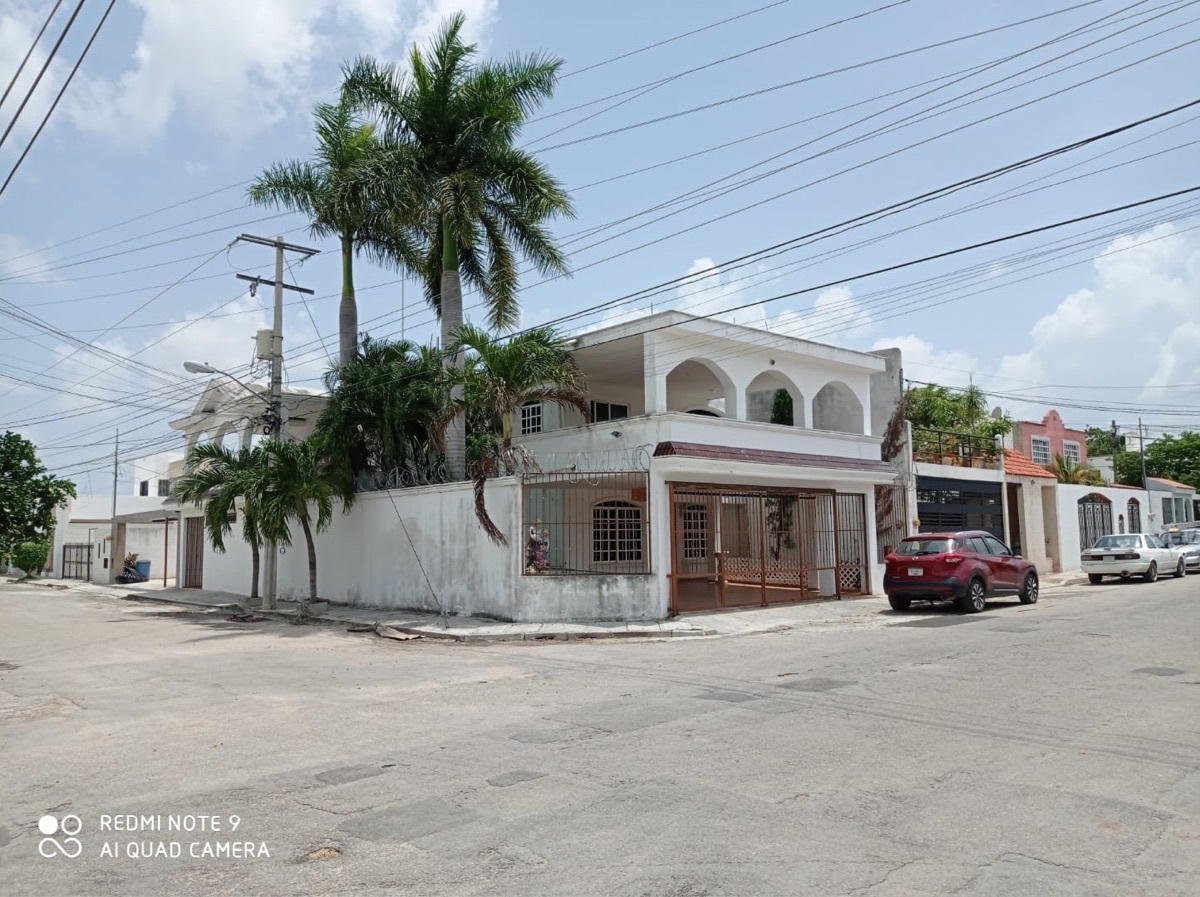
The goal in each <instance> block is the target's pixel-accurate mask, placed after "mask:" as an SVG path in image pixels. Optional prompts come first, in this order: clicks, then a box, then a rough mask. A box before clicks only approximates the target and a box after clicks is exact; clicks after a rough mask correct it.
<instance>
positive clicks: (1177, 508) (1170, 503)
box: [1146, 477, 1196, 533]
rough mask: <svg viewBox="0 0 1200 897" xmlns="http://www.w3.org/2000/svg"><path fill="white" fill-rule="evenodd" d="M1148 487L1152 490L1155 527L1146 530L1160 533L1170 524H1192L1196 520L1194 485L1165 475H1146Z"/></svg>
mask: <svg viewBox="0 0 1200 897" xmlns="http://www.w3.org/2000/svg"><path fill="white" fill-rule="evenodd" d="M1146 488H1147V489H1149V490H1150V502H1151V504H1152V505H1153V511H1152V514H1153V518H1154V529H1153V530H1146V532H1155V533H1158V532H1162V531H1163V530H1164V529H1166V528H1167V527H1169V526H1181V525H1191V524H1194V523H1195V522H1196V508H1195V505H1196V490H1195V488H1194V487H1192V486H1189V485H1188V484H1187V483H1179V482H1176V481H1175V480H1167V479H1164V478H1163V477H1146Z"/></svg>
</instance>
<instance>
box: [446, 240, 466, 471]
mask: <svg viewBox="0 0 1200 897" xmlns="http://www.w3.org/2000/svg"><path fill="white" fill-rule="evenodd" d="M442 234H443V237H442V284H441V288H442V351H443V352H445V350H446V349H447V348H449V347H450V345H451V344H452V343H453V342H454V340H455V338H456V333H455V331H456V330H457V329H458V328H459V327H461V326H462V322H463V305H462V281H461V280H460V278H459V275H458V246H457V244H456V243H455V242H454V235H453V234H452V233H451V229H450V228H449V227H445V226H443V227H442ZM460 361H461V357H460V353H457V352H456V353H454V355H453V356H451V355H450V354H449V353H445V354H443V356H442V368H443V369H445V370H449V369H451V368H455V367H458V365H459V362H460ZM461 397H462V387H460V386H456V387H454V389H453V390H451V392H450V400H451V401H452V402H455V403H457V401H458V400H459V399H460V398H461ZM446 472H447V473H448V474H449V476H450V479H451V480H454V481H458V480H465V479H466V478H467V421H466V417H465V416H464V415H461V414H460V415H459V416H457V417H455V418H454V420H452V421H451V422H450V426H449V427H447V428H446Z"/></svg>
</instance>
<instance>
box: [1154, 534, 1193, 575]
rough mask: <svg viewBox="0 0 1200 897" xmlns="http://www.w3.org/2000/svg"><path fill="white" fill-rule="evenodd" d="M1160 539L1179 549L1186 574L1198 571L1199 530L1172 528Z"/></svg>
mask: <svg viewBox="0 0 1200 897" xmlns="http://www.w3.org/2000/svg"><path fill="white" fill-rule="evenodd" d="M1162 539H1163V541H1164V542H1166V543H1167V544H1168V545H1173V546H1174V547H1176V548H1178V549H1179V551H1180V553H1181V554H1182V555H1183V565H1184V567H1186V568H1187V571H1188V573H1191V572H1193V571H1200V529H1176V528H1172V529H1169V530H1167V531H1166V532H1165V533H1163V534H1162Z"/></svg>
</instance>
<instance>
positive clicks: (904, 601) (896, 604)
mask: <svg viewBox="0 0 1200 897" xmlns="http://www.w3.org/2000/svg"><path fill="white" fill-rule="evenodd" d="M888 604H890V605H891V606H892V610H908V609H909V608H910V607H911V606H912V599H911V598H905V597H904V596H903V595H888Z"/></svg>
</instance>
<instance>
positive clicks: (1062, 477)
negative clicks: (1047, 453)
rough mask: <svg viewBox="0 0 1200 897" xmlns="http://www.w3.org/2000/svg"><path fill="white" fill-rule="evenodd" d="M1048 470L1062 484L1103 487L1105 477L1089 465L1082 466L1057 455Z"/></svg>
mask: <svg viewBox="0 0 1200 897" xmlns="http://www.w3.org/2000/svg"><path fill="white" fill-rule="evenodd" d="M1047 469H1048V470H1049V471H1050V472H1051V473H1052V474H1054V476H1055V477H1056V478H1057V479H1058V481H1059V482H1060V483H1075V484H1081V485H1085V486H1103V485H1104V476H1103V475H1102V474H1101V473H1100V471H1098V470H1096V468H1094V467H1092V466H1090V465H1088V464H1080V463H1079V462H1078V461H1073V460H1071V459H1070V458H1064V457H1063V456H1062V455H1055V456H1054V461H1053V463H1051V464H1050V465H1049V466H1048V467H1047Z"/></svg>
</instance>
